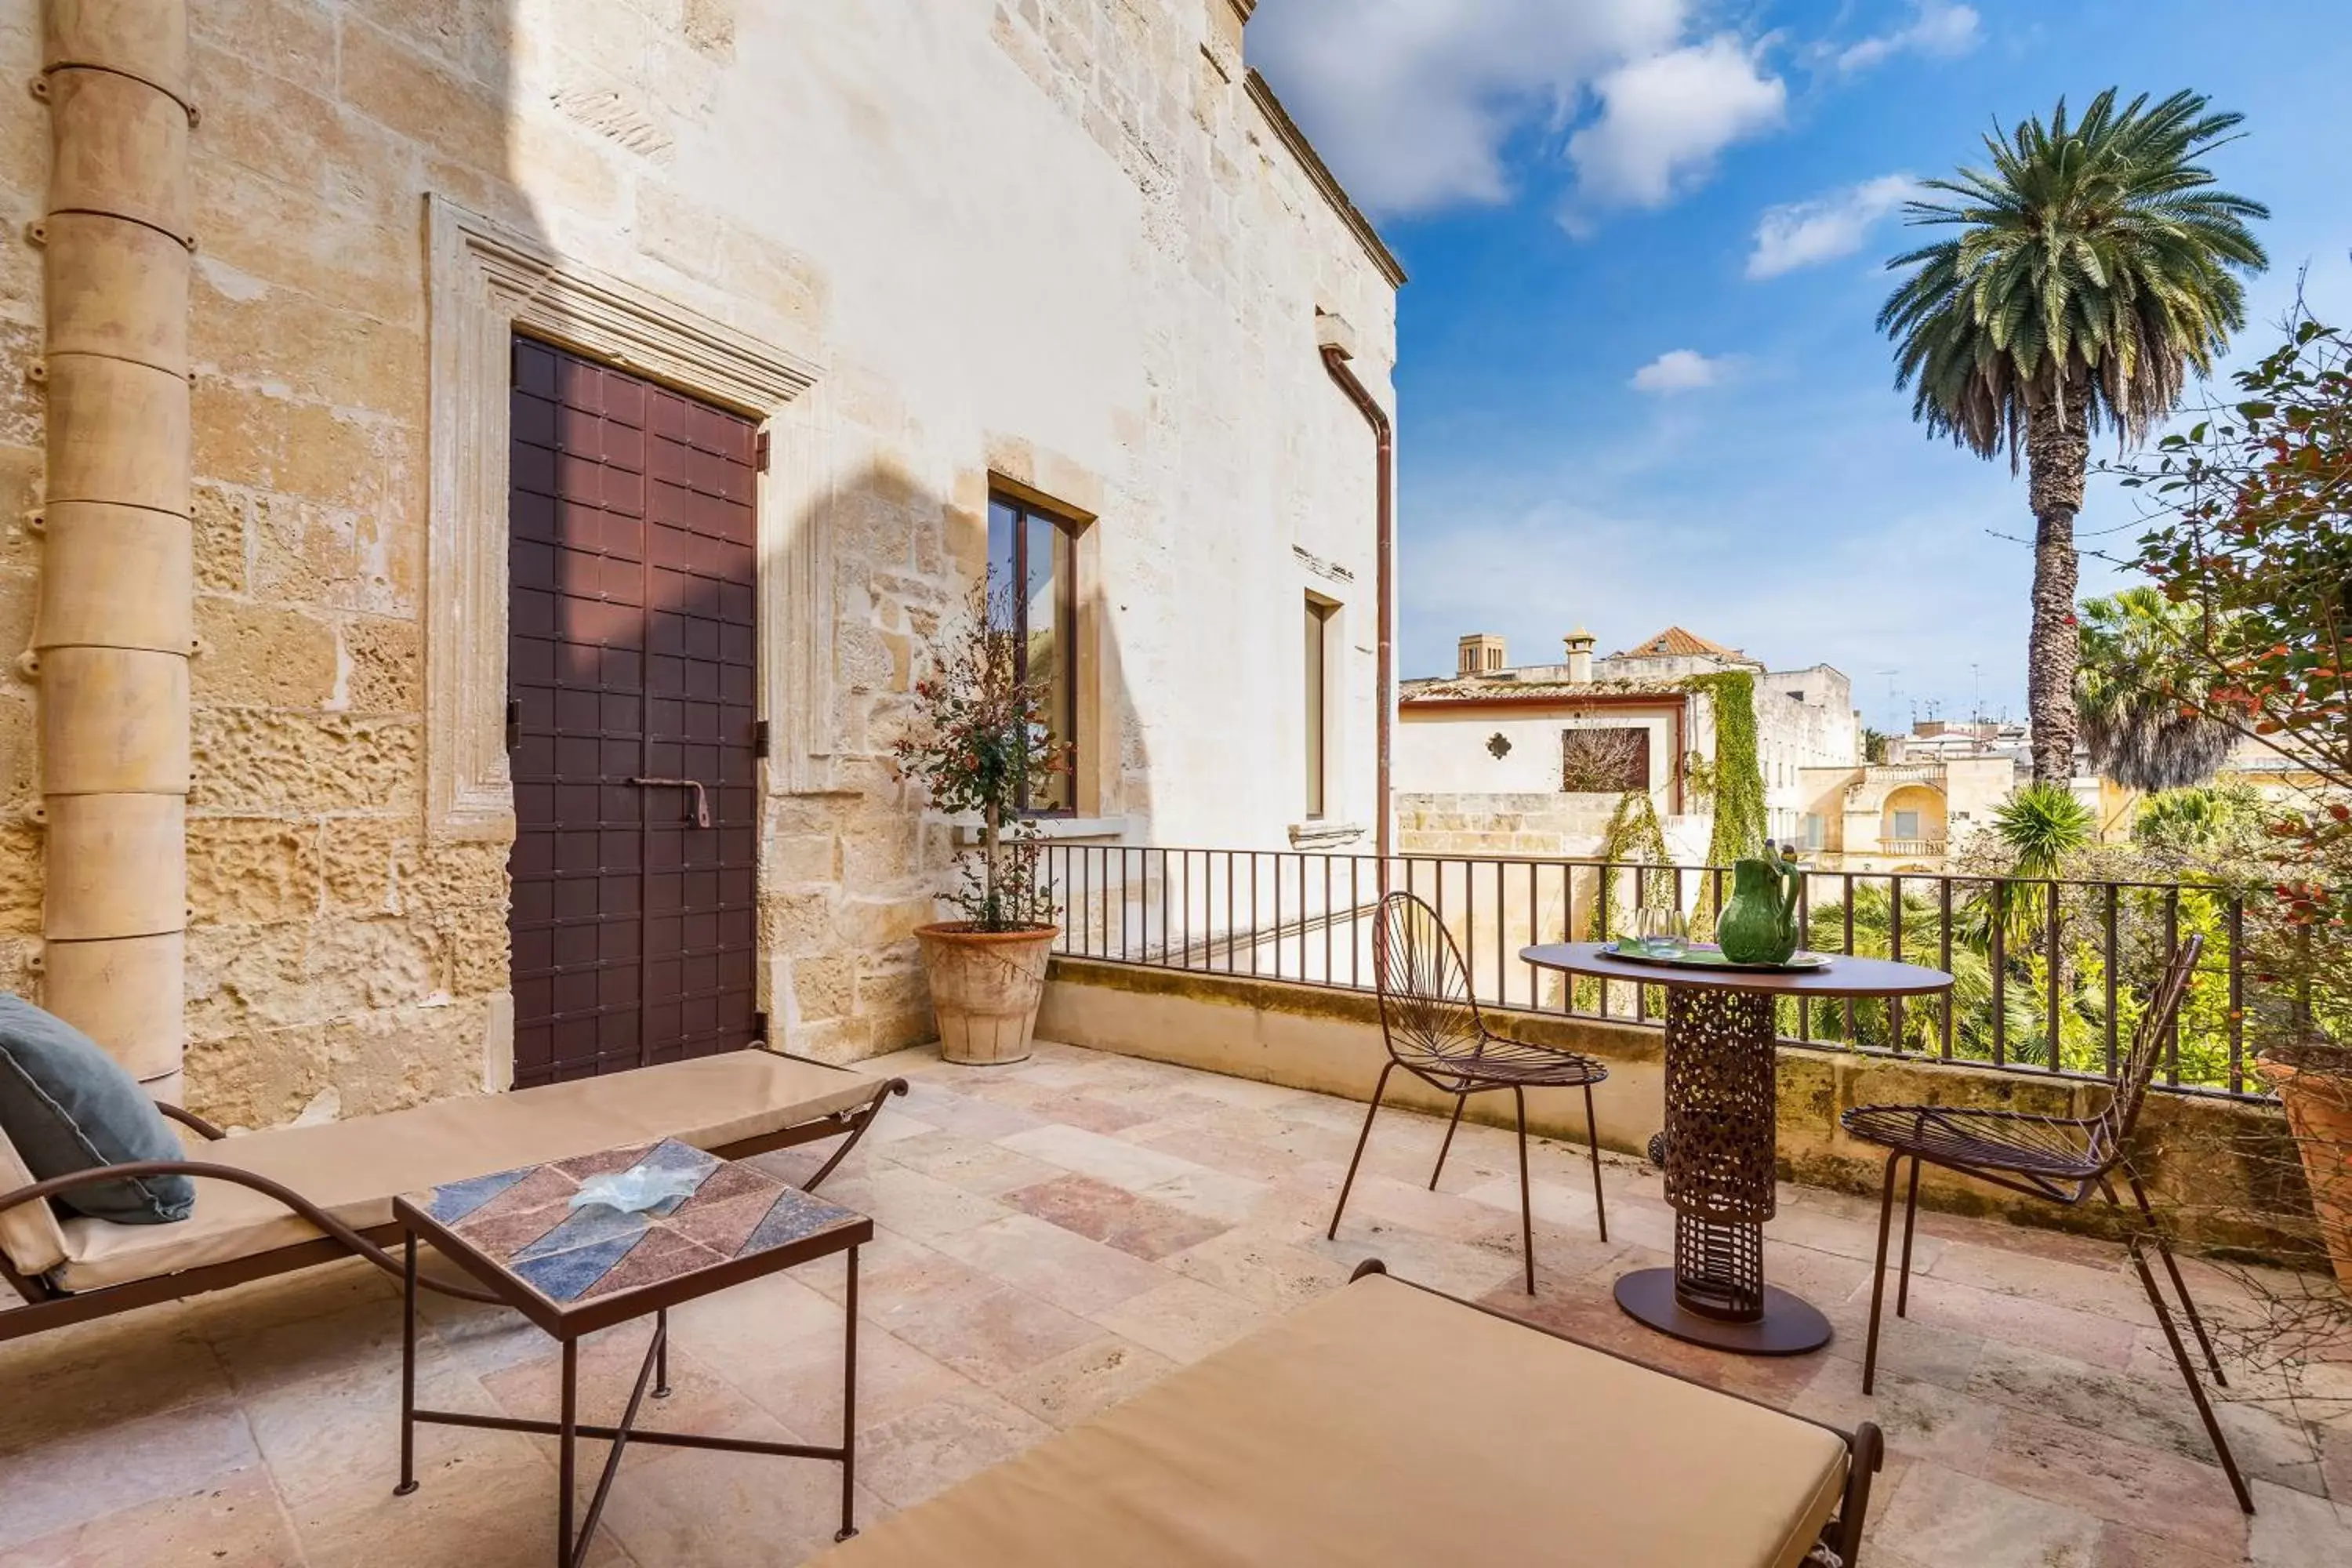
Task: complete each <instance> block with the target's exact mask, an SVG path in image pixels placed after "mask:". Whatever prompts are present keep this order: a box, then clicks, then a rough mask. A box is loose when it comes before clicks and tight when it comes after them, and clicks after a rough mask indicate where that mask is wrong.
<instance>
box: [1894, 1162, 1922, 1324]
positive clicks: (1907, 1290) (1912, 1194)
mask: <svg viewBox="0 0 2352 1568" xmlns="http://www.w3.org/2000/svg"><path fill="white" fill-rule="evenodd" d="M1918 1219H1919V1162H1918V1161H1917V1160H1916V1159H1914V1160H1913V1161H1912V1162H1911V1186H1910V1190H1909V1191H1908V1192H1907V1193H1906V1194H1905V1196H1904V1199H1903V1268H1902V1270H1901V1272H1900V1273H1898V1274H1897V1275H1896V1276H1895V1316H1896V1317H1898V1318H1907V1317H1909V1316H1910V1315H1911V1227H1912V1226H1915V1225H1916V1224H1917V1223H1918Z"/></svg>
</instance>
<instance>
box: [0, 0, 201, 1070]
mask: <svg viewBox="0 0 2352 1568" xmlns="http://www.w3.org/2000/svg"><path fill="white" fill-rule="evenodd" d="M44 21H45V28H44V31H45V39H44V48H43V55H42V67H41V75H40V78H39V79H38V80H37V82H35V84H34V86H33V91H34V94H35V96H37V97H38V98H39V99H41V100H43V101H44V102H46V103H47V105H48V106H49V115H50V134H51V151H52V161H51V165H50V173H49V201H48V210H47V216H44V217H43V218H42V219H41V220H40V221H39V222H38V223H37V224H35V225H34V226H33V229H32V232H31V235H30V237H31V238H32V240H33V242H34V243H35V244H37V245H39V246H41V247H44V249H45V252H46V288H45V297H46V303H47V348H46V350H45V351H44V358H43V359H42V360H41V361H40V362H39V363H37V364H35V365H34V366H32V367H31V369H30V374H31V375H32V376H33V378H34V379H35V380H37V381H40V382H42V383H45V384H46V385H47V395H48V409H47V441H48V454H47V455H48V479H47V493H46V500H45V503H44V506H43V510H42V512H41V513H40V515H39V517H38V519H37V526H38V527H39V528H40V529H41V531H42V532H43V535H44V540H45V543H44V547H43V552H42V560H41V587H40V603H39V608H38V611H37V615H36V617H35V620H34V630H33V639H32V647H31V648H30V650H28V651H27V652H26V654H25V656H24V658H23V660H22V667H23V669H24V672H25V674H26V676H27V677H28V678H29V679H35V680H37V681H38V682H39V685H40V757H41V804H40V805H39V806H37V808H35V810H36V814H37V816H38V817H39V818H40V819H41V820H42V821H43V822H45V823H46V824H47V863H46V869H45V872H44V877H45V882H44V899H43V903H42V911H41V921H42V925H41V929H42V936H43V938H44V942H43V953H42V963H43V966H44V969H45V972H46V982H45V984H44V986H43V996H44V999H45V1000H46V1001H47V1005H48V1006H49V1007H50V1009H51V1010H52V1011H54V1012H56V1013H57V1014H58V1016H61V1017H64V1018H65V1019H67V1020H68V1021H69V1022H71V1023H73V1024H75V1025H77V1026H79V1027H80V1028H81V1029H83V1030H84V1031H85V1032H86V1033H88V1034H89V1036H90V1037H92V1038H94V1039H96V1040H97V1041H98V1042H99V1043H100V1045H102V1046H104V1047H106V1048H107V1050H108V1051H110V1053H112V1055H113V1056H114V1057H115V1058H116V1059H117V1060H119V1061H121V1063H122V1064H123V1065H124V1066H125V1067H126V1068H130V1070H131V1072H132V1073H133V1074H134V1075H135V1076H136V1077H138V1078H139V1079H141V1081H142V1082H143V1083H144V1084H145V1085H146V1086H147V1088H148V1089H149V1090H150V1092H152V1093H153V1094H155V1095H156V1096H157V1097H158V1098H161V1099H168V1100H177V1099H178V1098H179V1096H180V1089H181V1076H180V1063H181V1051H182V1042H183V1038H184V1020H183V1016H182V1015H183V997H184V982H183V978H182V963H183V959H184V954H185V947H186V935H187V844H186V839H185V819H186V815H187V795H188V658H189V655H190V653H191V652H192V651H193V649H194V635H195V627H194V560H193V545H192V539H191V525H190V521H189V471H190V470H189V399H188V278H189V270H190V262H189V252H190V250H191V249H192V248H193V247H194V236H193V235H192V234H191V232H190V230H189V200H190V198H189V182H188V141H189V133H190V132H191V131H192V129H193V128H194V124H195V121H196V111H195V110H194V106H193V105H192V104H191V103H190V102H189V100H188V95H187V87H186V82H187V63H188V28H187V7H186V4H185V0H47V4H46V5H45V7H44Z"/></svg>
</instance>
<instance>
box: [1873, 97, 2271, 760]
mask: <svg viewBox="0 0 2352 1568" xmlns="http://www.w3.org/2000/svg"><path fill="white" fill-rule="evenodd" d="M2242 118H2243V117H2242V116H2241V115H2236V114H2224V113H2215V112H2213V111H2212V110H2210V106H2209V103H2208V100H2206V99H2205V98H2204V97H2203V96H2202V95H2200V94H2198V93H2193V92H2176V93H2174V94H2173V95H2172V96H2171V97H2169V98H2167V99H2164V100H2161V101H2160V102H2156V103H2151V102H2149V101H2148V99H2147V96H2146V95H2144V94H2143V95H2142V96H2140V97H2138V98H2135V99H2133V100H2131V101H2130V102H2129V103H2127V104H2125V105H2123V106H2122V107H2120V108H2118V107H2117V106H2116V90H2115V89H2112V88H2110V89H2107V90H2106V91H2105V92H2103V93H2101V94H2099V96H2098V97H2096V98H2095V99H2093V100H2091V104H2090V107H2089V108H2088V109H2087V110H2085V111H2084V113H2083V115H2082V117H2081V118H2080V119H2071V118H2070V117H2069V116H2068V114H2067V110H2066V105H2065V102H2064V100H2060V102H2059V104H2058V107H2057V109H2056V110H2055V111H2054V112H2053V114H2052V115H2051V117H2050V119H2049V120H2048V121H2046V122H2045V121H2042V120H2040V119H2032V120H2027V121H2021V122H2020V123H2019V124H2018V126H2017V127H2016V128H2015V130H2014V131H2012V132H2011V133H2010V134H2009V136H2008V137H2007V138H2006V139H2003V138H2001V137H2000V136H1988V137H1987V138H1986V139H1985V151H1986V153H1987V155H1988V157H1989V158H1990V167H1989V168H1982V169H1979V168H1965V169H1962V170H1960V171H1959V172H1958V174H1956V175H1954V176H1953V177H1952V178H1950V179H1948V180H1930V181H1927V190H1928V191H1930V192H1933V193H1936V194H1937V195H1940V196H1943V197H1947V198H1949V199H1947V200H1921V201H1915V202H1912V203H1910V204H1909V206H1908V211H1907V218H1908V221H1909V222H1911V223H1913V224H1916V225H1922V226H1942V227H1949V228H1951V229H1954V230H1957V231H1958V232H1956V233H1955V234H1953V235H1952V236H1951V237H1948V238H1946V239H1942V240H1939V241H1937V243H1935V244H1933V245H1929V246H1925V247H1921V248H1919V249H1916V250H1912V251H1908V252H1906V253H1905V254H1904V255H1901V256H1898V257H1896V258H1894V259H1893V260H1892V261H1890V262H1888V263H1887V265H1888V267H1889V268H1897V269H1900V268H1911V269H1912V271H1911V275H1910V277H1908V278H1907V279H1905V280H1904V282H1903V284H1902V285H1901V287H1899V288H1897V289H1895V292H1894V293H1893V294H1892V295H1890V296H1889V297H1888V299H1887V300H1886V303H1885V307H1884V308H1883V309H1881V310H1880V311H1879V313H1878V326H1879V330H1880V331H1884V332H1886V333H1887V334H1889V335H1890V336H1891V337H1893V338H1894V339H1895V361H1896V365H1897V374H1896V378H1895V384H1896V385H1898V386H1906V387H1911V388H1913V389H1914V398H1913V402H1912V416H1913V417H1914V418H1916V419H1917V420H1918V421H1919V422H1920V423H1922V424H1924V425H1925V426H1927V432H1928V434H1929V435H1931V436H1948V437H1950V438H1951V439H1952V440H1954V441H1955V442H1957V443H1958V444H1959V445H1961V446H1963V447H1967V448H1969V450H1970V451H1972V452H1975V453H1976V454H1977V455H1978V456H1979V457H1983V458H1991V457H1995V456H1998V455H2000V454H2001V453H2004V452H2005V453H2007V454H2008V456H2009V460H2010V467H2011V471H2012V472H2013V471H2015V469H2016V468H2017V467H2018V465H2019V462H2020V460H2021V459H2022V460H2023V461H2024V462H2025V463H2026V465H2027V466H2028V467H2029V468H2030V469H2031V475H2032V482H2031V489H2032V505H2033V516H2034V553H2033V620H2032V637H2031V642H2030V644H2029V647H2028V652H2027V666H2026V671H2027V675H2026V689H2027V706H2028V708H2029V710H2030V713H2031V717H2032V723H2033V776H2034V778H2035V780H2036V781H2038V782H2040V783H2043V784H2053V783H2057V782H2059V781H2061V780H2063V779H2065V778H2066V777H2067V776H2068V775H2069V774H2070V773H2072V771H2073V767H2074V741H2075V734H2076V726H2075V717H2074V671H2075V663H2076V656H2077V650H2076V643H2075V633H2074V592H2075V584H2076V582H2077V580H2078V576H2079V563H2078V561H2077V559H2076V555H2075V550H2074V518H2075V515H2076V514H2077V513H2078V512H2080V511H2081V510H2082V508H2083V482H2084V472H2085V470H2086V468H2088V466H2089V462H2090V450H2091V437H2093V436H2094V435H2095V434H2098V433H2099V432H2101V431H2103V430H2113V431H2114V432H2116V436H2117V437H2118V438H2119V439H2120V440H2123V441H2126V442H2131V443H2137V442H2138V441H2139V440H2141V439H2143V438H2144V437H2146V436H2147V432H2148V430H2149V428H2150V426H2153V425H2155V424H2156V423H2158V421H2160V420H2162V419H2163V418H2164V417H2165V416H2167V415H2168V414H2170V413H2171V412H2172V410H2173V406H2174V405H2175V404H2176V403H2177V402H2178V401H2179V396H2180V393H2181V389H2182V387H2183V386H2184V385H2185V384H2186V382H2187V378H2188V375H2189V372H2190V371H2192V370H2193V371H2195V372H2196V373H2197V374H2200V375H2203V374H2207V373H2208V372H2210V370H2211V368H2212V365H2213V361H2214V358H2215V356H2216V355H2218V354H2219V353H2221V351H2222V350H2223V349H2224V348H2225V347H2226V346H2227V345H2228V342H2229V339H2230V334H2231V332H2232V331H2236V330H2237V329H2238V328H2239V327H2241V326H2242V325H2244V323H2245V314H2246V304H2245V290H2244V288H2243V286H2242V284H2241V282H2240V278H2241V277H2242V275H2246V274H2251V273H2253V272H2257V271H2260V270H2261V269H2262V268H2264V267H2265V266H2267V265H2268V264H2269V262H2268V258H2266V257H2265V256H2264V255H2263V247H2262V246H2261V245H2260V244H2259V243H2257V242H2256V240H2255V238H2254V237H2253V234H2252V230H2250V229H2249V228H2248V226H2247V224H2248V222H2249V220H2252V219H2257V218H2263V217H2267V216H2269V212H2268V210H2267V209H2266V208H2264V207H2263V205H2261V204H2260V203H2258V202H2252V201H2249V200H2247V199H2246V198H2245V197H2243V196H2240V195H2231V193H2229V192H2227V191H2222V190H2217V189H2215V188H2213V175H2212V174H2211V173H2210V171H2208V170H2207V169H2206V168H2204V167H2203V166H2202V165H2201V164H2200V163H2198V162H2197V160H2198V159H2199V158H2200V157H2201V156H2203V155H2204V154H2205V153H2209V152H2210V151H2211V150H2212V149H2213V148H2215V147H2217V146H2219V145H2221V143H2222V142H2223V141H2224V140H2225V139H2227V138H2228V137H2229V135H2230V133H2231V132H2233V131H2234V130H2236V128H2237V126H2238V125H2239V123H2240V121H2241V120H2242Z"/></svg>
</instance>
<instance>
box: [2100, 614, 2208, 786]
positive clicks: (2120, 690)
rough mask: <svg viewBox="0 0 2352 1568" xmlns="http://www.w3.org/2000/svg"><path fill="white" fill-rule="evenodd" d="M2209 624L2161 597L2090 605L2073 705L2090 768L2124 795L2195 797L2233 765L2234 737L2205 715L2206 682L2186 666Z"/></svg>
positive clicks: (2200, 615)
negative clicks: (2191, 792)
mask: <svg viewBox="0 0 2352 1568" xmlns="http://www.w3.org/2000/svg"><path fill="white" fill-rule="evenodd" d="M2202 615H2203V612H2202V611H2200V609H2199V608H2198V607H2197V606H2196V605H2185V604H2183V605H2176V604H2174V603H2173V602H2172V601H2171V600H2169V599H2167V598H2166V597H2165V596H2164V595H2162V594H2160V593H2158V592H2157V590H2155V589H2154V588H2126V589H2124V590H2122V591H2121V592H2120V593H2117V594H2116V595H2112V596H2111V597H2108V598H2105V599H2091V600H2087V601H2085V602H2084V605H2083V621H2082V627H2081V637H2080V645H2081V656H2082V666H2081V668H2080V669H2079V670H2078V671H2077V672H2076V674H2075V677H2074V705H2075V708H2076V710H2078V712H2079V713H2080V715H2081V718H2082V724H2083V738H2084V741H2086V742H2089V744H2090V748H2091V762H2092V763H2093V765H2095V767H2097V768H2098V770H2099V771H2100V772H2101V773H2105V775H2106V776H2107V777H2109V778H2111V779H2113V780H2115V781H2116V783H2117V784H2122V785H2123V786H2124V787H2125V788H2126V789H2136V790H2141V791H2144V792H2146V793H2147V794H2149V795H2156V794H2158V793H2160V792H2162V791H2165V790H2177V789H2188V788H2190V787H2192V786H2194V785H2197V784H2204V783H2206V782H2208V781H2209V780H2210V779H2211V778H2212V776H2213V775H2214V774H2215V773H2219V772H2221V764H2222V763H2224V762H2226V761H2228V760H2229V756H2230V748H2231V745H2232V744H2233V743H2234V742H2236V740H2237V731H2234V730H2232V729H2231V728H2230V727H2229V726H2228V725H2227V724H2223V723H2221V722H2219V721H2215V720H2212V719H2209V718H2207V717H2206V716H2205V712H2204V703H2203V702H2202V701H2201V700H2200V699H2201V698H2202V696H2203V692H2202V689H2201V687H2202V684H2203V683H2202V681H2201V680H2200V678H2199V677H2198V674H2197V672H2196V671H2195V669H2194V668H2193V667H2191V666H2190V665H2189V661H2188V659H2187V658H2185V657H2184V655H2185V654H2186V653H2187V652H2188V650H2189V649H2192V648H2194V647H2198V646H2199V633H2200V619H2201V617H2202Z"/></svg>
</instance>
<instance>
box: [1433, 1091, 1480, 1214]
mask: <svg viewBox="0 0 2352 1568" xmlns="http://www.w3.org/2000/svg"><path fill="white" fill-rule="evenodd" d="M1469 1103H1470V1096H1469V1095H1468V1094H1467V1093H1463V1094H1457V1095H1455V1096H1454V1120H1453V1121H1449V1122H1447V1123H1446V1124H1445V1142H1443V1143H1440V1144H1439V1145H1438V1146H1437V1164H1436V1166H1435V1167H1434V1168H1433V1169H1432V1170H1431V1171H1430V1173H1429V1190H1430V1191H1431V1192H1435V1191H1436V1190H1437V1178H1438V1177H1440V1176H1442V1175H1444V1173H1445V1156H1446V1154H1447V1153H1448V1152H1451V1151H1452V1149H1453V1148H1454V1129H1455V1128H1457V1127H1459V1126H1461V1125H1462V1108H1463V1107H1464V1106H1465V1105H1467V1104H1469Z"/></svg>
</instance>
